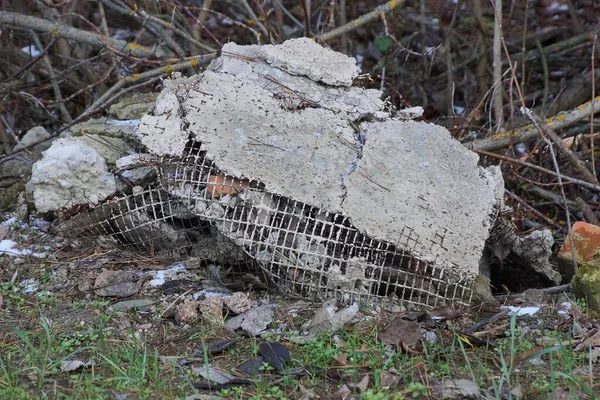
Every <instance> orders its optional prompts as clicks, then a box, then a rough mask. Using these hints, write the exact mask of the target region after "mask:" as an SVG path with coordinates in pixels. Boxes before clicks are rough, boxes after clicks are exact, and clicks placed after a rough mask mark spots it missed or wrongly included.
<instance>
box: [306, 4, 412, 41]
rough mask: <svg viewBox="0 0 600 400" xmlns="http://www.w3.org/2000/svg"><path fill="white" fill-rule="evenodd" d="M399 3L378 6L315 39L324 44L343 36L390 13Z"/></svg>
mask: <svg viewBox="0 0 600 400" xmlns="http://www.w3.org/2000/svg"><path fill="white" fill-rule="evenodd" d="M401 3H402V0H392V1H388V2H387V3H385V4H382V5H380V6H379V7H377V8H376V9H374V10H373V11H371V12H369V13H367V14H365V15H363V16H361V17H359V18H356V19H355V20H352V21H350V22H348V23H347V24H346V25H343V26H340V27H339V28H336V29H334V30H332V31H329V32H327V33H324V34H322V35H319V36H317V37H316V38H315V39H316V40H317V41H320V42H326V41H328V40H331V39H333V38H336V37H338V36H340V35H343V34H345V33H347V32H350V31H352V30H354V29H356V28H358V27H359V26H362V25H364V24H366V23H368V22H371V21H373V20H374V19H377V18H379V16H380V15H382V14H386V13H388V12H390V11H392V10H393V9H394V8H396V7H397V6H399V5H400V4H401Z"/></svg>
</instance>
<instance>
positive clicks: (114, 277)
mask: <svg viewBox="0 0 600 400" xmlns="http://www.w3.org/2000/svg"><path fill="white" fill-rule="evenodd" d="M145 276H146V275H145V274H144V273H141V272H137V271H111V270H103V271H102V272H100V274H99V275H98V276H97V277H96V281H95V282H94V292H95V293H96V294H97V295H98V296H104V297H129V296H133V295H134V294H136V293H137V292H138V291H139V290H140V288H141V287H142V285H143V284H144V278H145Z"/></svg>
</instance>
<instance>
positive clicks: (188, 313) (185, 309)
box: [175, 301, 198, 325]
mask: <svg viewBox="0 0 600 400" xmlns="http://www.w3.org/2000/svg"><path fill="white" fill-rule="evenodd" d="M197 318H198V303H197V302H195V301H188V302H185V303H180V304H177V305H176V306H175V320H176V321H177V323H178V324H180V325H185V324H189V323H192V322H194V321H195V320H196V319H197Z"/></svg>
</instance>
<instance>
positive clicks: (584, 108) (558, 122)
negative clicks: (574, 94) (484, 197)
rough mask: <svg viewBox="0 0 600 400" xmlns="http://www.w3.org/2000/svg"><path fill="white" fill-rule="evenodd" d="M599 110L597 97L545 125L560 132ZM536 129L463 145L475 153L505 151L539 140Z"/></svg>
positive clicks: (519, 130) (531, 128)
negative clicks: (518, 144)
mask: <svg viewBox="0 0 600 400" xmlns="http://www.w3.org/2000/svg"><path fill="white" fill-rule="evenodd" d="M598 110H600V96H596V97H595V98H594V99H593V100H592V101H588V102H587V103H584V104H581V105H579V106H577V107H576V108H574V109H572V110H570V111H567V112H563V113H560V114H557V115H555V116H554V117H551V118H548V119H546V121H545V123H546V125H547V126H548V127H549V128H551V129H553V130H559V129H563V128H566V127H569V126H571V125H574V124H575V123H577V122H579V121H582V120H584V119H586V118H589V116H590V115H591V113H592V111H593V112H598ZM534 128H535V126H534V124H529V125H526V126H523V127H521V128H518V129H514V130H510V131H507V132H503V133H498V134H495V135H492V136H490V137H487V138H485V139H476V140H473V141H470V142H466V143H463V145H464V146H465V147H467V148H468V149H471V150H473V151H481V150H485V151H490V150H498V149H503V148H505V147H508V146H510V145H513V144H517V143H523V142H528V141H530V140H533V139H536V138H538V137H539V134H538V132H537V131H536V130H535V129H534Z"/></svg>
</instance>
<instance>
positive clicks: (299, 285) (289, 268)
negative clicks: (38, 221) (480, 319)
mask: <svg viewBox="0 0 600 400" xmlns="http://www.w3.org/2000/svg"><path fill="white" fill-rule="evenodd" d="M145 166H152V167H153V168H154V169H155V170H156V173H157V184H156V185H155V186H154V187H148V188H145V189H141V188H134V193H132V194H130V195H127V196H124V197H119V198H114V199H112V200H110V201H108V202H106V203H105V204H103V205H101V206H98V207H96V208H94V209H92V210H89V211H88V212H86V213H80V214H78V215H77V216H76V217H75V218H72V219H71V220H69V221H67V223H70V224H69V225H68V226H69V227H68V229H69V230H71V231H72V232H71V233H72V234H75V235H112V236H114V237H115V238H117V239H118V240H119V241H120V242H122V243H124V244H127V245H129V246H133V247H134V248H136V249H138V250H142V251H162V252H165V251H167V252H179V253H178V255H179V256H182V255H183V254H182V252H181V251H182V250H183V251H184V252H185V253H186V254H188V255H189V254H193V255H195V256H198V255H201V258H203V259H204V260H206V261H211V262H223V263H236V262H237V263H239V262H245V263H251V264H254V265H258V266H259V267H260V268H261V269H262V271H263V272H264V273H265V275H266V277H267V278H268V279H269V281H270V283H271V284H272V285H275V286H276V287H277V288H278V289H279V290H280V291H281V292H283V293H285V294H294V295H298V296H302V297H307V298H328V297H331V296H336V297H338V298H339V299H341V300H343V301H345V302H350V301H365V300H366V301H370V302H373V301H376V302H377V301H385V302H387V301H398V302H403V303H405V304H415V305H419V306H425V307H435V306H437V305H441V304H445V305H452V306H455V307H456V306H457V307H460V306H467V305H468V304H469V302H470V300H471V295H472V288H471V282H472V278H470V277H468V276H463V275H461V274H460V272H459V270H458V268H457V267H456V266H453V265H451V264H443V263H441V262H430V261H424V260H423V258H422V257H421V255H422V254H424V253H423V252H424V251H425V249H424V248H423V246H422V244H421V243H420V242H419V238H418V237H417V235H416V234H415V232H414V231H413V230H412V229H410V228H409V227H405V228H404V229H402V231H401V232H398V235H397V237H396V238H394V243H390V242H387V241H381V240H375V239H373V238H371V237H369V236H367V235H365V234H363V233H362V232H360V231H359V230H358V229H356V228H355V227H354V226H353V225H352V223H351V221H350V219H349V218H348V217H346V216H344V215H341V214H339V213H332V212H329V211H327V210H321V209H319V208H317V207H313V206H310V205H307V204H303V203H300V202H297V201H294V200H293V199H290V198H287V197H283V196H279V195H275V194H273V193H270V192H268V191H267V190H265V187H264V185H262V184H261V183H260V182H257V181H251V180H246V179H240V178H236V177H233V176H229V175H227V174H226V173H224V172H223V171H220V170H219V169H218V167H217V166H216V165H214V163H213V162H212V161H210V160H209V159H208V158H207V157H206V154H205V152H204V151H203V150H202V148H201V146H200V145H199V144H198V143H193V142H191V144H190V145H188V148H187V149H186V155H184V156H183V157H181V158H162V159H158V160H152V159H148V160H147V161H146V162H145ZM136 189H137V190H136ZM441 239H443V238H441Z"/></svg>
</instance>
